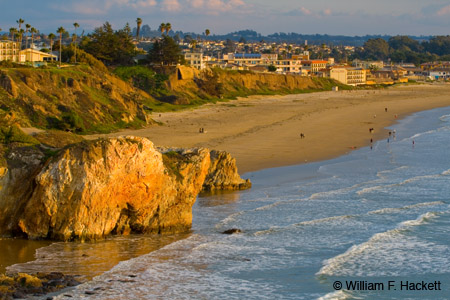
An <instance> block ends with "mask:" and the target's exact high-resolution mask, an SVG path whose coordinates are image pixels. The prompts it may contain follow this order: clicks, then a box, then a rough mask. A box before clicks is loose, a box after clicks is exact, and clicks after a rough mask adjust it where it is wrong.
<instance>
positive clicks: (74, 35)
mask: <svg viewBox="0 0 450 300" xmlns="http://www.w3.org/2000/svg"><path fill="white" fill-rule="evenodd" d="M73 27H75V33H74V34H73V36H72V38H73V40H72V41H73V44H74V46H75V63H77V28H78V27H80V24H78V23H77V22H75V23H73Z"/></svg>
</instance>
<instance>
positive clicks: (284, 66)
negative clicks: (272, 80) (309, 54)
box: [272, 59, 302, 73]
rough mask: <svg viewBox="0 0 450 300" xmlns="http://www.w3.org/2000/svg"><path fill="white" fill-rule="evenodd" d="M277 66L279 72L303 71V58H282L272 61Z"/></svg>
mask: <svg viewBox="0 0 450 300" xmlns="http://www.w3.org/2000/svg"><path fill="white" fill-rule="evenodd" d="M272 65H274V66H275V67H276V68H277V71H276V72H278V73H301V72H302V62H301V60H293V59H281V60H276V61H274V62H273V63H272Z"/></svg>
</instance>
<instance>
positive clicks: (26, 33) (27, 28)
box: [25, 24, 31, 49]
mask: <svg viewBox="0 0 450 300" xmlns="http://www.w3.org/2000/svg"><path fill="white" fill-rule="evenodd" d="M30 28H31V25H30V24H25V49H27V48H28V31H29V30H30Z"/></svg>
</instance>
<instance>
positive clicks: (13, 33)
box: [9, 27, 17, 42]
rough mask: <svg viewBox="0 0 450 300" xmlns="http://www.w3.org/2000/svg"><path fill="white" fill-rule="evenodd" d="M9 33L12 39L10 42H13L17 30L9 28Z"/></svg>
mask: <svg viewBox="0 0 450 300" xmlns="http://www.w3.org/2000/svg"><path fill="white" fill-rule="evenodd" d="M9 33H10V34H11V39H12V41H13V42H14V37H15V36H16V33H17V28H14V27H11V28H10V29H9Z"/></svg>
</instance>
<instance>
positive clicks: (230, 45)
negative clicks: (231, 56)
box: [222, 39, 236, 54]
mask: <svg viewBox="0 0 450 300" xmlns="http://www.w3.org/2000/svg"><path fill="white" fill-rule="evenodd" d="M224 46H225V47H224V48H223V49H222V53H224V54H227V53H232V52H234V50H235V49H236V46H235V45H234V42H233V41H232V40H230V39H227V40H226V41H225V45H224Z"/></svg>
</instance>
